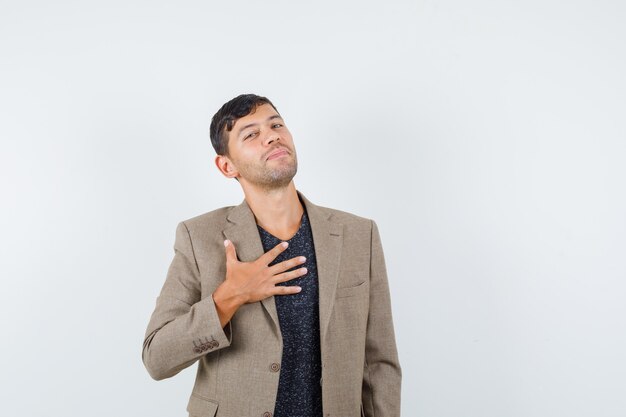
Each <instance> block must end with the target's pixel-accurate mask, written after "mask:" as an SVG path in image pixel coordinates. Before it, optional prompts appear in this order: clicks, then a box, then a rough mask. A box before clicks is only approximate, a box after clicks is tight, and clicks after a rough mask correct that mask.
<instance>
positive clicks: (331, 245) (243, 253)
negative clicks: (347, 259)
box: [223, 191, 343, 344]
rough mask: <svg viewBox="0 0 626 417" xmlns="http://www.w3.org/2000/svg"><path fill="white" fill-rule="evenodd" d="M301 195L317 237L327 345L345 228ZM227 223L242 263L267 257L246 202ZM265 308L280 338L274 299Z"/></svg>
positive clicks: (322, 324)
mask: <svg viewBox="0 0 626 417" xmlns="http://www.w3.org/2000/svg"><path fill="white" fill-rule="evenodd" d="M297 193H298V195H299V196H300V198H301V200H302V202H303V203H304V205H305V208H306V211H307V216H308V218H309V223H310V225H311V231H312V234H313V245H314V247H315V258H316V261H317V276H318V283H319V313H320V337H321V342H322V344H323V343H324V340H325V334H326V329H327V328H328V322H329V321H330V315H331V312H332V309H333V302H334V300H335V289H336V288H337V275H338V273H339V264H340V261H341V249H342V244H343V225H342V224H341V223H337V222H335V221H334V220H333V218H332V213H331V212H330V211H328V210H326V209H324V208H323V207H320V206H317V205H315V204H313V203H311V202H310V201H309V200H308V199H307V198H306V197H305V196H304V195H303V194H302V193H301V192H300V191H297ZM227 219H228V221H229V222H230V223H229V226H228V227H226V228H225V229H224V231H223V233H224V236H225V237H226V239H229V240H230V241H231V242H233V243H234V244H235V248H236V250H237V257H238V258H239V260H240V261H242V262H250V261H253V260H255V259H257V258H258V257H259V256H261V255H262V254H263V253H264V251H263V244H262V243H261V237H260V236H259V231H258V229H257V224H256V220H255V217H254V214H253V213H252V210H251V209H250V206H248V203H247V202H246V200H245V198H244V200H243V201H242V202H241V204H239V205H238V206H235V207H234V208H233V209H232V210H231V211H230V214H229V215H228V217H227ZM261 304H262V305H263V307H264V308H265V310H266V311H267V313H268V314H269V316H270V317H271V318H272V320H273V321H274V324H275V326H276V329H277V331H278V334H280V324H279V321H278V313H277V311H276V303H275V301H274V297H273V296H272V297H268V298H266V299H264V300H262V301H261ZM235 314H236V313H235Z"/></svg>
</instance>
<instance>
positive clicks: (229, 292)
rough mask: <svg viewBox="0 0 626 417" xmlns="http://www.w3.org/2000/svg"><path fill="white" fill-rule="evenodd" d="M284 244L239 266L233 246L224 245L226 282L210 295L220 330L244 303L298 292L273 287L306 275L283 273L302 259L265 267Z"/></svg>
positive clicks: (290, 288)
mask: <svg viewBox="0 0 626 417" xmlns="http://www.w3.org/2000/svg"><path fill="white" fill-rule="evenodd" d="M287 245H288V244H287V242H281V243H279V244H278V245H276V246H274V247H273V248H272V249H271V250H269V251H267V252H265V253H264V254H263V255H261V256H259V257H258V258H257V259H256V260H254V261H252V262H240V261H239V260H238V259H237V252H236V250H235V245H233V243H232V242H231V241H229V240H225V241H224V246H225V247H226V280H225V281H224V282H223V283H222V284H220V286H219V287H217V289H216V290H215V292H214V293H213V300H214V301H215V307H216V308H217V313H218V315H219V317H220V323H221V325H222V327H224V326H226V324H227V323H228V322H229V321H230V319H231V318H232V316H233V315H234V314H235V312H236V311H237V309H238V308H239V307H240V306H241V305H243V304H246V303H253V302H255V301H260V300H263V299H265V298H267V297H271V296H272V295H288V294H296V293H298V292H300V290H301V288H300V287H296V286H282V285H279V286H277V285H276V284H278V283H280V282H285V281H289V280H291V279H294V278H297V277H299V276H301V275H304V274H306V272H307V270H306V268H298V269H296V270H293V271H289V272H284V271H286V270H288V269H290V268H293V267H294V266H297V265H300V264H302V263H304V262H305V261H306V258H305V257H304V256H296V257H293V258H291V259H288V260H286V261H283V262H280V263H278V264H276V265H272V266H268V265H269V264H270V263H271V262H272V261H273V260H274V259H276V257H277V256H278V255H280V254H281V253H282V252H283V251H284V250H285V249H286V248H287Z"/></svg>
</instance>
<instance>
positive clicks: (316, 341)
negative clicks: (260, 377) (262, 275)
mask: <svg viewBox="0 0 626 417" xmlns="http://www.w3.org/2000/svg"><path fill="white" fill-rule="evenodd" d="M303 207H304V205H303ZM257 227H258V229H259V235H260V237H261V242H262V244H263V250H264V251H265V252H267V251H269V250H270V249H272V248H274V247H275V246H276V245H278V244H279V243H280V242H281V241H282V240H281V239H279V238H277V237H276V236H274V235H272V234H271V233H269V232H268V231H266V230H265V229H263V228H262V227H261V226H259V225H257ZM287 242H289V246H288V247H287V249H285V250H284V251H283V252H281V253H280V255H278V256H277V257H276V259H274V261H272V262H271V263H270V266H271V265H274V264H277V263H280V262H282V261H286V260H288V259H291V258H293V257H296V256H305V257H306V262H304V264H299V265H296V266H295V267H293V268H291V269H289V271H293V270H295V269H299V268H302V267H306V269H307V273H306V274H304V275H301V276H299V277H296V278H294V279H291V280H289V281H286V282H281V283H279V284H277V285H288V286H295V285H297V286H300V287H302V291H300V292H299V293H297V294H288V295H276V296H275V301H276V310H277V311H278V320H279V322H280V330H281V333H282V337H283V353H282V363H281V366H280V376H279V380H278V393H277V396H276V407H275V408H274V417H322V390H321V385H320V378H321V358H320V327H319V295H318V294H319V293H318V281H317V264H316V260H315V248H314V246H313V234H312V232H311V227H310V225H309V220H308V217H307V213H306V209H305V212H304V213H303V214H302V219H301V222H300V228H299V229H298V231H297V232H296V234H295V235H294V236H293V237H292V238H291V239H289V240H287Z"/></svg>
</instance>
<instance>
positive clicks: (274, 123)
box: [228, 104, 298, 189]
mask: <svg viewBox="0 0 626 417" xmlns="http://www.w3.org/2000/svg"><path fill="white" fill-rule="evenodd" d="M228 150H229V153H230V158H229V159H230V162H231V166H230V168H231V169H233V170H234V171H236V172H238V173H239V176H238V178H239V181H240V182H241V183H244V182H245V183H249V184H251V185H256V186H259V187H261V188H264V189H274V188H282V187H285V186H287V185H288V184H289V182H290V181H291V180H292V178H293V177H294V176H295V175H296V172H297V170H298V160H297V155H296V149H295V147H294V144H293V139H292V137H291V133H290V132H289V130H288V129H287V127H286V126H285V122H284V120H283V119H282V117H281V116H280V115H279V114H278V113H277V112H276V110H274V108H273V107H272V106H271V105H270V104H262V105H260V106H258V107H257V108H256V110H255V111H254V112H253V113H250V114H248V115H247V116H244V117H242V118H241V119H238V120H237V121H236V122H235V125H234V126H233V129H232V130H231V131H230V132H228ZM277 151H282V152H281V153H279V154H275V153H276V152H277ZM235 176H236V175H235Z"/></svg>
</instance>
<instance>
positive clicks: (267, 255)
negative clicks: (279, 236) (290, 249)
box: [259, 242, 289, 266]
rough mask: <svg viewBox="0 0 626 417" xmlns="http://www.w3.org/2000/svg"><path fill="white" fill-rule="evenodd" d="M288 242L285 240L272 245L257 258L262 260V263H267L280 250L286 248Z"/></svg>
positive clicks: (278, 253) (274, 257)
mask: <svg viewBox="0 0 626 417" xmlns="http://www.w3.org/2000/svg"><path fill="white" fill-rule="evenodd" d="M287 246H289V244H288V243H287V242H280V243H279V244H278V245H276V246H274V247H273V248H272V249H270V250H268V251H267V252H265V253H264V254H263V255H261V256H259V260H260V261H261V262H263V265H265V266H267V265H269V264H270V263H271V262H272V261H273V260H274V259H276V257H277V256H278V255H280V253H281V252H282V251H284V250H285V249H287Z"/></svg>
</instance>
